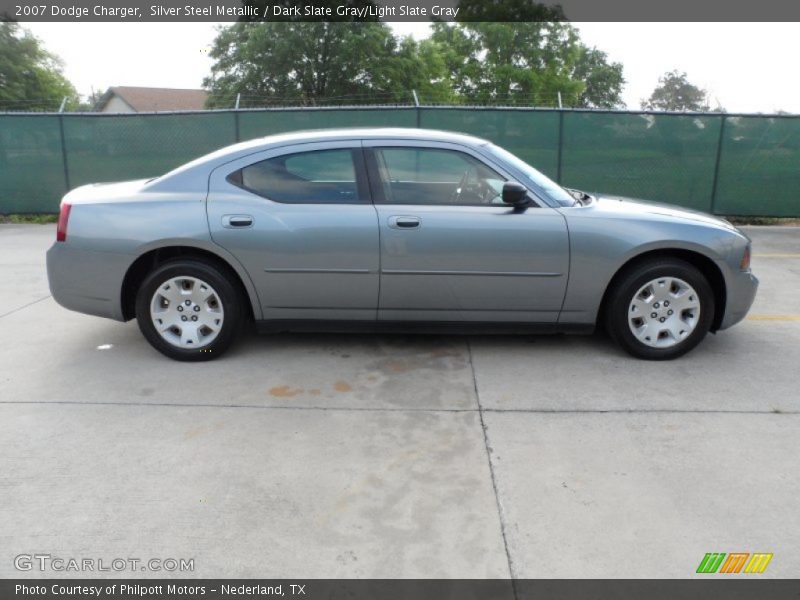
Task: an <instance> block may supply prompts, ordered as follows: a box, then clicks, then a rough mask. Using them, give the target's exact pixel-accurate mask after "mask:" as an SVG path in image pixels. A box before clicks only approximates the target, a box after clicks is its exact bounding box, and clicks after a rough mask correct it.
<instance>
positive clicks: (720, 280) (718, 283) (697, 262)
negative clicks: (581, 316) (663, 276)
mask: <svg viewBox="0 0 800 600" xmlns="http://www.w3.org/2000/svg"><path fill="white" fill-rule="evenodd" d="M653 258H677V259H679V260H683V261H685V262H687V263H689V264H690V265H692V266H693V267H695V268H696V269H697V270H699V271H700V272H701V273H702V274H703V276H704V277H705V278H706V279H707V280H708V283H709V285H710V286H711V290H712V292H713V294H714V319H713V321H712V322H711V331H712V332H714V331H717V330H718V329H719V328H720V325H721V324H722V318H723V317H724V315H725V304H726V302H727V288H726V286H725V276H724V275H723V273H722V271H721V270H720V268H719V266H717V264H716V263H715V262H714V260H713V259H711V258H709V257H708V256H706V255H705V254H703V253H701V252H697V251H696V250H687V249H684V248H656V249H653V250H648V251H646V252H642V253H640V254H637V255H636V256H633V257H631V258H629V259H628V260H627V261H626V262H625V263H624V264H623V265H622V266H620V267H619V269H617V271H616V273H614V276H613V277H612V278H611V280H610V281H609V282H608V285H607V286H606V289H605V291H604V292H603V299H602V301H601V302H600V309H599V311H598V315H597V321H598V325H600V324H602V321H603V319H605V314H606V304H607V302H608V298H609V296H610V295H611V290H613V289H614V286H615V285H616V284H617V282H618V281H619V280H620V279H621V278H622V277H623V276H624V275H625V274H626V273H627V272H628V271H630V270H631V269H633V268H635V267H636V266H637V265H638V264H640V263H642V262H644V261H646V260H650V259H653Z"/></svg>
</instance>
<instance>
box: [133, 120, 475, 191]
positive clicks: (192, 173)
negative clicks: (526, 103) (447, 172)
mask: <svg viewBox="0 0 800 600" xmlns="http://www.w3.org/2000/svg"><path fill="white" fill-rule="evenodd" d="M368 139H394V140H419V141H426V142H449V143H453V144H460V145H462V146H468V147H475V146H482V145H484V144H487V143H488V141H487V140H483V139H481V138H477V137H474V136H471V135H465V134H462V133H454V132H451V131H438V130H435V129H416V128H406V127H370V128H367V127H344V128H336V129H315V130H306V131H291V132H286V133H279V134H275V135H269V136H266V137H261V138H256V139H252V140H248V141H246V142H240V143H238V144H233V145H231V146H226V147H224V148H220V149H219V150H216V151H215V152H212V153H210V154H206V155H205V156H201V157H199V158H196V159H195V160H193V161H191V162H188V163H186V164H184V165H182V166H180V167H178V168H177V169H174V170H173V171H170V172H169V173H166V174H165V175H163V176H161V177H158V178H156V179H154V180H152V181H151V182H149V183H148V184H146V186H145V187H146V188H148V189H150V190H153V191H156V190H162V189H170V188H176V187H179V188H183V189H187V188H189V187H192V183H193V182H196V181H198V175H199V174H201V173H205V174H207V173H208V172H210V171H211V170H213V169H215V168H216V167H218V166H220V165H223V164H225V163H227V162H230V161H232V160H236V159H238V158H243V157H245V156H248V155H250V154H254V153H256V152H260V151H262V150H269V149H271V148H279V147H281V146H289V145H293V144H310V143H314V142H327V141H331V142H332V141H340V140H368Z"/></svg>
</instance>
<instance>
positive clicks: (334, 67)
mask: <svg viewBox="0 0 800 600" xmlns="http://www.w3.org/2000/svg"><path fill="white" fill-rule="evenodd" d="M211 57H212V58H213V59H214V60H215V61H216V62H215V63H214V66H213V67H212V72H211V76H210V77H209V78H207V79H206V80H205V82H204V84H205V86H206V87H208V88H209V89H210V90H211V97H210V99H209V104H210V105H211V106H230V105H231V102H232V99H234V98H235V97H236V95H237V94H238V93H241V94H242V102H241V104H240V106H263V105H264V103H265V102H266V103H277V104H282V103H301V104H318V103H321V102H335V103H342V104H347V103H355V104H360V103H365V102H385V103H392V102H410V101H411V90H412V89H417V90H419V91H420V93H422V92H424V93H425V94H426V95H427V96H428V97H433V98H437V99H440V100H441V101H444V100H446V99H447V98H446V97H447V93H448V91H449V90H448V86H447V85H446V83H444V81H445V73H444V62H443V61H442V60H441V58H440V53H439V49H438V47H437V45H436V44H435V43H432V42H428V41H425V42H422V43H417V42H415V41H414V40H413V39H411V38H397V37H395V36H394V35H393V34H392V31H391V30H390V29H389V28H388V26H386V25H385V24H383V23H329V22H288V23H274V22H273V23H237V24H235V25H233V26H231V27H228V28H225V29H222V30H221V31H220V33H219V35H218V37H217V39H216V40H215V42H214V46H213V48H212V51H211Z"/></svg>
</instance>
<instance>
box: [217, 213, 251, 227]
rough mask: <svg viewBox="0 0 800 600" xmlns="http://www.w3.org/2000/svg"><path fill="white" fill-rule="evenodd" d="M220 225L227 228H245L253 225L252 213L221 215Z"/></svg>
mask: <svg viewBox="0 0 800 600" xmlns="http://www.w3.org/2000/svg"><path fill="white" fill-rule="evenodd" d="M222 226H223V227H226V228H228V229H247V228H248V227H252V226H253V217H252V215H223V216H222Z"/></svg>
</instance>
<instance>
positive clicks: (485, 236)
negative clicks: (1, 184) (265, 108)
mask: <svg viewBox="0 0 800 600" xmlns="http://www.w3.org/2000/svg"><path fill="white" fill-rule="evenodd" d="M47 268H48V276H49V280H50V289H51V291H52V294H53V297H54V298H55V299H56V300H57V301H58V302H59V303H60V304H61V305H62V306H64V307H66V308H69V309H71V310H76V311H79V312H83V313H88V314H92V315H98V316H102V317H108V318H111V319H115V320H118V321H127V320H129V319H133V318H136V319H137V321H138V323H139V327H140V329H141V331H142V333H143V334H144V336H145V338H147V340H148V341H149V342H150V343H151V344H152V345H153V346H154V347H155V348H156V349H157V350H159V351H160V352H162V353H163V354H165V355H167V356H169V357H171V358H175V359H178V360H207V359H210V358H215V357H217V356H219V355H221V354H222V353H223V352H224V351H225V350H226V349H227V348H228V347H229V346H230V345H231V343H232V342H233V341H234V339H235V338H236V335H237V333H238V332H239V331H240V329H241V328H242V327H243V326H244V325H245V324H247V323H254V324H255V326H257V327H258V329H259V330H261V331H266V332H275V331H296V330H334V331H363V330H371V331H396V330H402V331H417V332H421V333H427V332H445V331H447V332H462V333H463V332H471V333H473V332H482V331H488V332H510V333H518V332H527V333H532V332H533V333H538V332H591V331H592V330H594V329H595V327H596V326H597V325H598V324H602V325H603V326H604V327H605V328H606V329H607V330H608V332H609V334H610V335H611V337H612V338H613V339H615V340H616V341H617V342H618V343H619V345H620V346H621V347H622V348H624V349H625V350H626V351H628V352H629V353H630V354H632V355H634V356H636V357H640V358H647V359H668V358H674V357H676V356H679V355H681V354H684V353H685V352H687V351H688V350H690V349H691V348H693V347H694V346H696V345H697V344H698V343H699V342H700V341H701V340H702V339H703V337H704V336H705V335H706V333H707V332H709V331H712V332H714V331H717V330H721V329H725V328H727V327H730V326H731V325H733V324H734V323H737V322H738V321H740V320H741V319H742V318H744V316H745V314H746V313H747V311H748V310H749V308H750V306H751V304H752V302H753V298H754V296H755V293H756V288H757V286H758V281H757V279H756V278H755V277H754V276H753V275H752V274H751V272H750V241H749V240H748V238H747V237H746V236H745V235H744V234H743V233H742V232H741V231H739V230H738V229H736V228H735V227H733V226H732V225H731V224H730V223H728V222H727V221H725V220H723V219H718V218H715V217H712V216H709V215H706V214H702V213H698V212H693V211H689V210H683V209H678V208H676V207H671V206H664V205H658V204H650V203H645V202H640V201H633V200H628V199H623V198H616V197H608V196H600V195H597V196H594V195H590V194H587V193H584V192H579V191H577V190H569V189H565V188H562V187H560V186H559V185H557V184H556V183H554V182H552V181H551V180H549V179H548V178H547V177H545V176H544V175H543V174H542V173H540V172H539V171H537V170H536V169H534V168H533V167H531V166H530V165H528V164H526V163H525V162H524V161H522V160H520V159H519V158H517V157H516V156H514V155H513V154H511V153H510V152H508V151H506V150H504V149H502V148H499V147H498V146H495V145H493V144H491V143H489V142H487V141H485V140H481V139H477V138H474V137H470V136H466V135H458V134H453V133H445V132H439V131H427V130H420V129H369V130H360V129H338V130H328V131H315V132H300V133H290V134H284V135H276V136H271V137H266V138H262V139H258V140H253V141H249V142H245V143H241V144H236V145H234V146H230V147H228V148H224V149H222V150H219V151H217V152H214V153H212V154H209V155H207V156H204V157H202V158H199V159H197V160H195V161H192V162H190V163H188V164H186V165H184V166H182V167H179V168H177V169H175V170H174V171H171V172H169V173H167V174H166V175H163V176H161V177H157V178H155V179H149V180H141V181H131V182H123V183H106V184H93V185H87V186H83V187H80V188H77V189H75V190H73V191H71V192H69V193H68V194H67V195H66V196H65V197H64V199H63V201H62V203H61V214H60V218H59V222H58V229H57V241H56V242H55V244H54V245H53V247H52V248H51V249H50V250H49V251H48V253H47Z"/></svg>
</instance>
